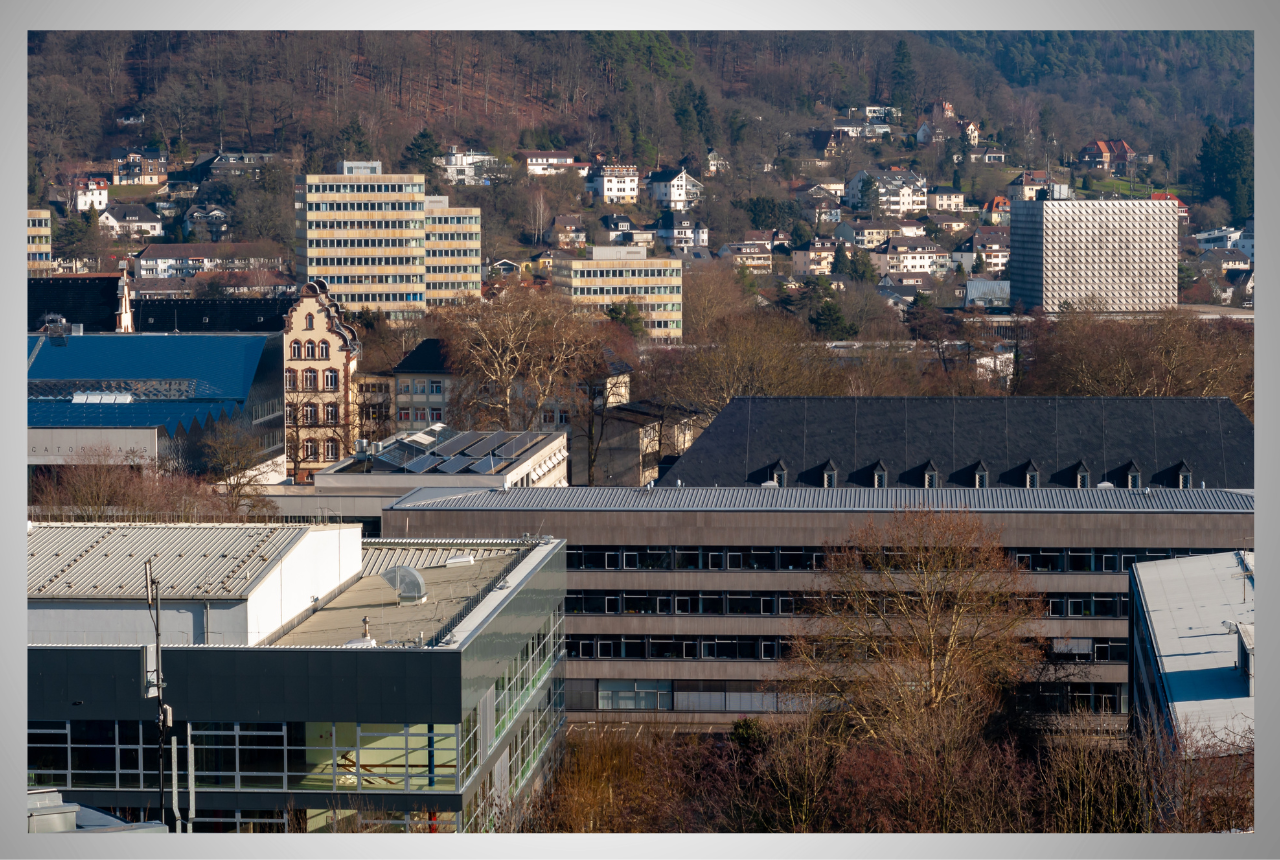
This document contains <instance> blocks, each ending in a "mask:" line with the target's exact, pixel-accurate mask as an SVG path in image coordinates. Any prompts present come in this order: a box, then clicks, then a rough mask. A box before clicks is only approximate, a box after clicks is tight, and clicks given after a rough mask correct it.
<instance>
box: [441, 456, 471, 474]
mask: <svg viewBox="0 0 1280 860" xmlns="http://www.w3.org/2000/svg"><path fill="white" fill-rule="evenodd" d="M474 462H475V459H474V458H473V457H454V458H453V459H452V460H449V461H448V462H445V463H441V464H440V465H439V467H438V468H437V471H440V472H444V473H445V474H447V475H454V474H457V473H458V472H461V471H462V470H463V469H465V468H467V467H468V466H470V465H471V464H472V463H474Z"/></svg>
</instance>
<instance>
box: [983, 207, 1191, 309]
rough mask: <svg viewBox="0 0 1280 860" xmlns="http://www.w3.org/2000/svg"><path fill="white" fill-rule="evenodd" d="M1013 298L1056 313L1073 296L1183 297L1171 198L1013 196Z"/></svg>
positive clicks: (1077, 300)
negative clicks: (1180, 289) (1078, 198)
mask: <svg viewBox="0 0 1280 860" xmlns="http://www.w3.org/2000/svg"><path fill="white" fill-rule="evenodd" d="M1011 216H1012V220H1011V229H1010V257H1009V266H1008V269H1007V272H1006V273H1007V277H1008V279H1009V281H1010V301H1012V302H1019V301H1020V302H1022V303H1023V305H1024V306H1025V307H1026V308H1027V309H1028V310H1030V309H1031V308H1034V307H1043V308H1044V309H1045V310H1046V311H1048V312H1050V313H1054V312H1056V311H1059V310H1061V309H1062V308H1063V306H1064V304H1066V303H1070V305H1071V306H1073V307H1082V306H1085V305H1088V304H1090V303H1096V305H1097V306H1098V307H1099V309H1101V310H1104V311H1121V312H1123V311H1159V310H1164V309H1165V308H1168V307H1172V306H1173V305H1176V304H1177V302H1178V205H1177V203H1176V202H1174V201H1172V200H1015V201H1013V204H1012V212H1011Z"/></svg>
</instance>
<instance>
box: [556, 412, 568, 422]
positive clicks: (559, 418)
mask: <svg viewBox="0 0 1280 860" xmlns="http://www.w3.org/2000/svg"><path fill="white" fill-rule="evenodd" d="M556 423H557V424H568V423H569V410H567V409H561V410H560V413H559V414H558V415H557V416H556Z"/></svg>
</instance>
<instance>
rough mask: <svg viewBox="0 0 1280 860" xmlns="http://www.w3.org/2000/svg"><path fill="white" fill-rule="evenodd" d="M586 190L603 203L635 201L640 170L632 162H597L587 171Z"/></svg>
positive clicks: (638, 189)
mask: <svg viewBox="0 0 1280 860" xmlns="http://www.w3.org/2000/svg"><path fill="white" fill-rule="evenodd" d="M587 190H588V191H590V192H591V193H592V194H594V195H595V196H596V197H599V198H600V199H601V200H603V201H604V202H605V203H635V202H636V198H637V197H638V196H639V194H640V171H639V170H638V169H636V166H635V165H634V164H597V165H595V166H593V167H592V168H591V169H590V170H589V171H587Z"/></svg>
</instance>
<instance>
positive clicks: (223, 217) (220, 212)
mask: <svg viewBox="0 0 1280 860" xmlns="http://www.w3.org/2000/svg"><path fill="white" fill-rule="evenodd" d="M228 220H229V219H228V213H227V210H226V209H224V208H223V207H221V206H216V205H212V204H210V205H208V206H192V207H191V208H190V209H188V210H187V212H186V214H185V215H183V216H182V232H183V234H184V235H187V236H190V235H191V231H193V230H195V229H196V227H198V226H201V225H203V226H204V228H205V229H206V230H207V231H209V239H210V240H211V241H214V242H216V241H217V240H219V239H221V238H222V236H223V235H224V234H226V232H227V226H228V225H227V221H228Z"/></svg>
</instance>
